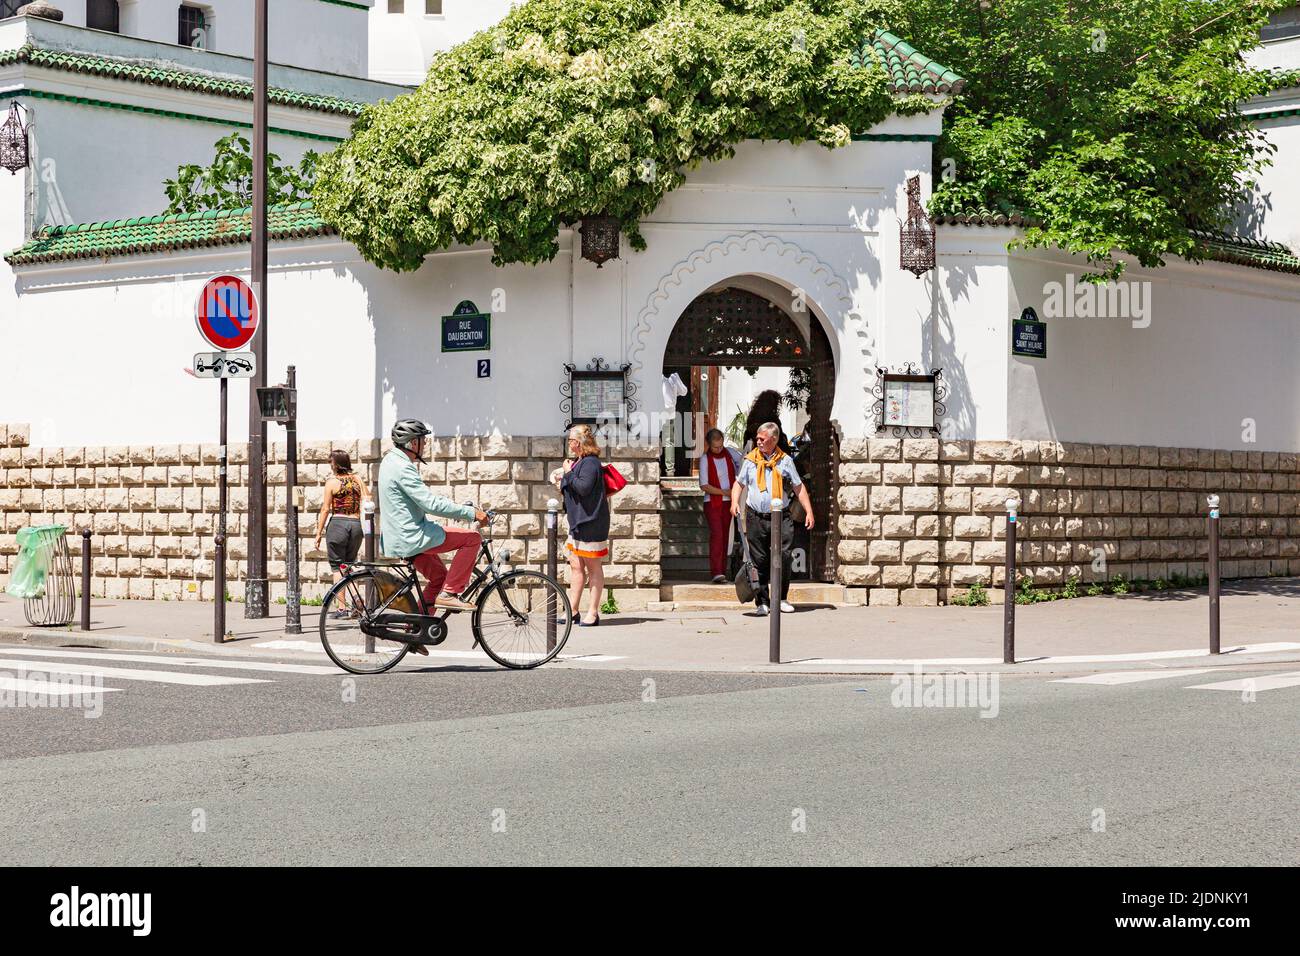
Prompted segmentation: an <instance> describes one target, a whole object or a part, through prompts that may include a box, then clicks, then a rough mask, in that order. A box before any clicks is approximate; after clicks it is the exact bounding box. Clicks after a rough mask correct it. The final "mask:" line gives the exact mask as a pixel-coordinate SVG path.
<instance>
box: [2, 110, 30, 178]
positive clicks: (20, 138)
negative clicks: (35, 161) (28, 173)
mask: <svg viewBox="0 0 1300 956" xmlns="http://www.w3.org/2000/svg"><path fill="white" fill-rule="evenodd" d="M29 159H30V154H29V151H28V149H27V127H26V126H24V125H23V118H22V116H21V115H20V114H19V112H18V101H17V100H12V101H10V103H9V116H8V118H7V119H6V120H5V121H4V123H3V125H0V166H3V167H4V168H5V169H7V170H9V172H10V174H11V175H12V174H16V173H17V172H18V170H20V169H26V168H27V163H28V160H29Z"/></svg>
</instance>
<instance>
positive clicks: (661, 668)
mask: <svg viewBox="0 0 1300 956" xmlns="http://www.w3.org/2000/svg"><path fill="white" fill-rule="evenodd" d="M4 642H13V643H19V644H30V645H32V646H33V647H64V648H68V647H85V648H100V649H103V650H117V651H144V652H149V653H171V654H185V655H189V656H208V657H248V656H252V657H269V658H275V659H279V660H284V659H290V660H297V661H316V662H320V661H322V660H324V659H325V658H324V655H323V654H312V653H307V652H303V651H293V650H284V649H281V648H276V649H274V650H269V651H267V650H262V649H261V648H260V647H259V646H258V645H257V644H255V643H251V642H244V641H231V642H228V643H226V644H223V645H215V644H207V643H202V642H199V641H189V640H184V639H182V638H176V639H168V638H151V637H138V636H135V635H130V634H114V635H111V636H108V635H97V634H96V633H95V632H94V631H81V630H75V629H73V630H68V629H65V628H27V629H25V628H5V627H0V643H4ZM1131 653H1135V654H1136V653H1141V652H1140V651H1133V652H1131ZM1151 653H1152V654H1158V653H1160V652H1157V651H1153V652H1151ZM407 660H408V661H409V662H411V663H418V664H419V665H420V666H421V667H429V666H436V665H437V661H428V660H426V659H424V658H408V659H407ZM3 661H4V658H3V657H0V666H2V665H3ZM404 663H405V662H404ZM1291 663H1295V664H1300V653H1297V652H1295V651H1274V652H1269V653H1260V654H1234V653H1225V654H1222V655H1220V656H1219V657H1218V658H1212V657H1210V656H1209V655H1208V654H1206V655H1202V656H1197V657H1174V658H1171V657H1152V658H1148V659H1131V660H1124V661H1086V662H1062V663H1050V662H1049V663H1044V662H1036V661H1032V660H1029V661H1024V662H1023V663H1019V664H1001V663H996V664H995V663H979V664H945V663H925V664H923V665H922V670H923V671H924V672H925V673H930V674H936V673H962V674H970V673H986V674H1005V675H1007V676H1038V677H1041V676H1051V675H1056V674H1074V675H1077V674H1084V673H1096V672H1099V671H1107V670H1135V669H1140V668H1157V669H1169V670H1178V669H1182V668H1190V667H1241V666H1246V665H1270V664H1291ZM546 666H547V667H552V668H554V667H561V668H571V669H575V670H618V671H645V672H680V673H692V672H699V673H721V674H794V675H807V676H810V677H818V676H820V677H827V676H839V677H845V678H852V677H873V676H876V677H878V676H886V675H893V674H910V673H912V672H913V668H914V666H915V665H914V663H913V662H910V661H903V660H900V661H898V662H897V663H896V664H895V663H894V662H892V661H891V662H888V663H886V662H880V663H879V664H875V663H873V664H872V665H870V666H862V667H852V666H842V667H835V666H827V665H825V664H820V663H818V662H817V661H816V660H815V659H814V660H808V661H806V662H798V661H792V662H789V663H784V664H748V663H735V664H721V663H719V664H712V663H698V664H683V663H669V664H662V663H660V664H656V663H655V662H653V661H645V660H641V661H638V660H635V659H633V658H628V659H626V660H625V661H621V662H618V663H612V662H587V661H583V660H581V659H571V660H559V661H553V662H552V663H550V664H548V665H546ZM339 673H343V672H342V671H340V672H339Z"/></svg>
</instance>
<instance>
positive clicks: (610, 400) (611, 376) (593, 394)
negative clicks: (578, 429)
mask: <svg viewBox="0 0 1300 956" xmlns="http://www.w3.org/2000/svg"><path fill="white" fill-rule="evenodd" d="M626 385H627V383H626V381H625V380H624V378H623V373H622V372H574V373H573V424H575V425H594V424H596V422H597V420H598V419H603V420H605V421H609V420H611V419H621V418H623V406H624V405H625V404H626V402H627V387H626Z"/></svg>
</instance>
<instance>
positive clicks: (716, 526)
mask: <svg viewBox="0 0 1300 956" xmlns="http://www.w3.org/2000/svg"><path fill="white" fill-rule="evenodd" d="M704 520H705V521H707V522H708V523H709V574H711V575H712V576H713V577H717V576H718V575H719V574H722V575H725V574H726V573H727V535H728V531H729V529H730V527H731V502H730V501H728V500H727V498H726V497H725V496H724V497H722V498H720V499H719V500H717V501H714V500H713V497H712V496H710V497H708V498H706V499H704Z"/></svg>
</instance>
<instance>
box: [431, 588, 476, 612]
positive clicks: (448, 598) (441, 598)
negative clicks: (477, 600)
mask: <svg viewBox="0 0 1300 956" xmlns="http://www.w3.org/2000/svg"><path fill="white" fill-rule="evenodd" d="M433 603H434V606H435V607H441V608H446V609H447V610H449V611H472V610H474V605H473V604H470V603H469V602H468V601H462V600H461V599H460V598H458V597H456V595H454V594H451V593H449V592H447V591H444V592H443V593H442V594H439V595H438V597H437V598H435V599H434V602H433Z"/></svg>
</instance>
